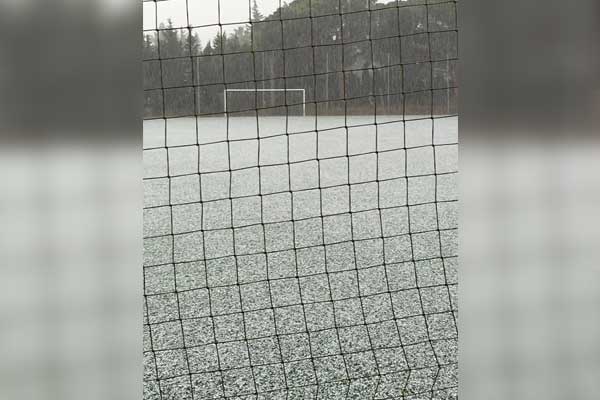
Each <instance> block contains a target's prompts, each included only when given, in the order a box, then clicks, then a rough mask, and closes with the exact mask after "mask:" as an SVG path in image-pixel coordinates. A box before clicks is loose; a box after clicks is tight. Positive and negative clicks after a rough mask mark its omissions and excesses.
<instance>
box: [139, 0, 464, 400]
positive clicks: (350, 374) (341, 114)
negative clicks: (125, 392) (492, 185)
mask: <svg viewBox="0 0 600 400" xmlns="http://www.w3.org/2000/svg"><path fill="white" fill-rule="evenodd" d="M143 8H144V33H143V37H144V40H143V51H144V62H143V65H144V70H143V76H144V99H145V106H144V113H145V118H144V119H145V120H144V201H145V206H144V266H143V272H144V274H143V275H144V367H145V370H144V371H145V372H144V399H217V398H228V399H257V400H258V399H264V400H267V399H290V400H292V399H378V400H379V399H381V400H383V399H423V398H428V399H430V398H431V399H446V398H456V397H457V384H458V383H457V380H458V378H457V328H456V320H457V317H458V315H457V302H456V285H457V262H458V260H457V193H456V187H457V186H456V178H457V147H458V144H457V87H456V62H457V51H458V50H457V17H456V2H455V1H433V0H428V1H425V0H407V1H394V0H392V1H385V0H384V1H375V0H370V1H366V0H296V1H288V2H280V0H261V1H248V0H197V1H194V0H165V1H148V2H144V3H143Z"/></svg>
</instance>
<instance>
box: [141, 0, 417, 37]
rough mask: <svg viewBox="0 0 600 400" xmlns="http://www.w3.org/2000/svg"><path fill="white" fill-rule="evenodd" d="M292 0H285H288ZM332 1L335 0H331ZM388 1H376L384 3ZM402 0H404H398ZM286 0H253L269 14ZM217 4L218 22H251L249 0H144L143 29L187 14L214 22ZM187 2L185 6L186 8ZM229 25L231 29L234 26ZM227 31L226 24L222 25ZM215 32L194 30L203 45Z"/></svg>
mask: <svg viewBox="0 0 600 400" xmlns="http://www.w3.org/2000/svg"><path fill="white" fill-rule="evenodd" d="M291 1H292V0H287V2H288V3H290V2H291ZM331 1H334V0H331ZM388 1H389V0H379V1H378V2H380V3H387V2H388ZM401 1H405V0H401ZM285 2H286V1H285V0H256V3H257V4H258V8H259V9H260V12H261V13H262V14H263V15H264V16H267V15H270V14H272V13H273V11H275V10H276V9H277V8H278V7H279V4H280V3H281V4H284V3H285ZM219 3H220V8H221V18H220V20H221V23H223V24H230V23H247V22H249V21H250V11H249V10H250V5H251V4H252V0H166V1H158V2H154V1H146V2H144V29H156V28H157V25H160V24H161V23H164V24H166V23H167V20H168V19H169V18H170V19H171V20H172V21H173V26H174V27H175V28H183V27H187V26H188V15H189V24H190V26H203V25H217V24H218V23H219ZM186 4H187V8H186ZM233 28H234V27H232V28H231V29H233ZM224 30H225V31H227V30H228V29H227V27H225V28H224ZM217 32H218V26H212V27H206V28H198V29H195V30H194V33H195V34H198V36H199V37H200V40H201V41H202V44H206V42H207V41H208V40H212V39H213V38H214V37H215V35H216V34H217Z"/></svg>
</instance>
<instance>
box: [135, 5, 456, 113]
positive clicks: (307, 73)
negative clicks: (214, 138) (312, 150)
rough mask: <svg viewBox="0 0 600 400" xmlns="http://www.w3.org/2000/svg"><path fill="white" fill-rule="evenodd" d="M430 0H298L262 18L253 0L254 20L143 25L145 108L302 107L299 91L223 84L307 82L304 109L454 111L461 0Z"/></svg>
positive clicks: (268, 85)
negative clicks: (430, 0) (147, 28)
mask: <svg viewBox="0 0 600 400" xmlns="http://www.w3.org/2000/svg"><path fill="white" fill-rule="evenodd" d="M368 2H370V4H369V3H368ZM424 3H425V2H424V1H423V0H409V1H403V2H397V1H396V0H392V1H390V2H389V3H386V4H383V3H376V0H342V1H340V2H337V1H331V0H295V1H292V2H290V3H289V4H285V5H283V6H282V7H281V8H279V9H277V10H276V11H275V12H274V13H273V14H271V15H269V16H264V15H262V13H261V11H260V10H259V8H258V7H257V5H256V1H254V4H253V6H252V12H251V14H252V15H251V20H252V22H251V23H249V24H240V25H233V26H232V25H224V26H223V27H222V28H220V27H219V26H218V25H215V26H214V27H209V28H206V27H203V28H190V29H176V28H174V27H173V25H172V24H171V23H170V21H169V22H168V23H167V24H166V25H165V24H162V25H161V26H160V27H159V28H160V29H159V30H158V32H153V33H149V32H145V33H144V39H143V58H144V62H143V64H144V70H143V82H144V95H145V96H144V97H145V104H144V115H145V117H146V118H157V117H162V116H165V117H176V116H186V115H222V113H223V112H224V110H225V107H227V112H229V113H236V114H237V115H244V114H247V113H248V112H249V111H250V110H255V109H257V108H258V109H260V111H259V112H260V113H261V115H285V114H286V113H288V114H289V115H299V114H301V113H302V110H303V105H302V96H301V93H300V92H295V91H289V92H287V93H286V92H281V91H280V92H264V91H263V92H259V93H255V92H235V93H231V92H230V93H229V94H228V95H227V98H225V96H224V90H225V89H226V88H227V89H304V90H305V95H306V112H307V114H314V113H318V114H319V115H336V114H343V113H348V114H359V115H360V114H374V113H377V114H396V115H397V114H402V113H403V112H404V113H406V114H429V113H431V112H433V113H434V114H454V113H456V108H457V89H456V79H457V77H456V58H457V33H456V5H455V3H454V2H440V3H438V4H424ZM340 5H341V7H342V9H341V11H340V9H339V7H340ZM211 29H212V31H213V32H214V35H213V36H209V37H211V39H209V40H205V42H204V43H203V41H202V37H206V34H207V31H208V32H210V31H211ZM225 103H226V104H227V105H226V106H225Z"/></svg>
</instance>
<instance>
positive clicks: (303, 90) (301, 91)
mask: <svg viewBox="0 0 600 400" xmlns="http://www.w3.org/2000/svg"><path fill="white" fill-rule="evenodd" d="M281 92H283V93H285V94H286V96H287V93H288V92H292V93H293V92H296V93H299V94H301V95H302V116H303V117H305V116H306V90H305V89H225V90H223V112H224V113H227V99H228V96H229V95H230V94H231V93H281Z"/></svg>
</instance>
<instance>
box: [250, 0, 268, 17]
mask: <svg viewBox="0 0 600 400" xmlns="http://www.w3.org/2000/svg"><path fill="white" fill-rule="evenodd" d="M264 18H265V16H264V15H262V13H261V12H260V10H259V8H258V4H256V0H253V2H252V21H262V20H263V19H264Z"/></svg>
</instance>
